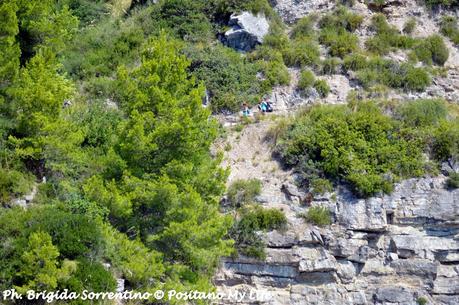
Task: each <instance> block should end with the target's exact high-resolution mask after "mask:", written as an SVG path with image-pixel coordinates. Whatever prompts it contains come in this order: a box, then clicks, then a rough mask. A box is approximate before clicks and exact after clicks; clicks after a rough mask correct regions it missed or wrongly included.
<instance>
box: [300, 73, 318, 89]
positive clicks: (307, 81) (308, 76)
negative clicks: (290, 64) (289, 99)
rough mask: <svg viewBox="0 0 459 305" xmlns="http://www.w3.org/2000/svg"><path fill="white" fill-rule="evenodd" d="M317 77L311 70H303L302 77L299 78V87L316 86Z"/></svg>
mask: <svg viewBox="0 0 459 305" xmlns="http://www.w3.org/2000/svg"><path fill="white" fill-rule="evenodd" d="M315 81H316V77H315V75H314V73H313V72H312V71H311V70H304V71H301V74H300V78H299V80H298V89H300V90H306V89H308V88H311V87H312V86H314V84H315Z"/></svg>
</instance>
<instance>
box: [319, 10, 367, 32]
mask: <svg viewBox="0 0 459 305" xmlns="http://www.w3.org/2000/svg"><path fill="white" fill-rule="evenodd" d="M362 22H363V17H362V16H360V15H358V14H354V13H352V12H349V10H348V9H347V8H346V7H344V6H339V7H338V8H337V9H336V10H335V11H334V12H333V13H331V14H327V15H325V16H323V17H322V19H320V21H319V27H320V28H322V29H323V28H330V29H333V28H334V29H345V30H346V31H349V32H354V31H355V30H356V29H358V28H359V27H360V25H361V24H362Z"/></svg>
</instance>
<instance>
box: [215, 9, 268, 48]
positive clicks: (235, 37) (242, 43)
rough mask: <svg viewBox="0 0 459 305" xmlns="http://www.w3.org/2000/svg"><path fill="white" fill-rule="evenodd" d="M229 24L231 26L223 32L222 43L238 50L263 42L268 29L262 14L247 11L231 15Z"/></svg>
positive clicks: (266, 21)
mask: <svg viewBox="0 0 459 305" xmlns="http://www.w3.org/2000/svg"><path fill="white" fill-rule="evenodd" d="M229 25H230V26H232V28H231V29H230V30H228V31H226V32H225V36H224V43H225V44H226V45H228V46H229V47H231V48H234V49H236V50H239V51H250V50H252V49H253V48H255V46H256V45H257V44H261V43H263V39H264V37H265V35H266V34H268V31H269V23H268V20H267V19H266V18H265V17H264V16H262V15H258V16H255V15H253V14H252V13H249V12H243V13H242V14H239V15H236V14H233V15H231V17H230V21H229Z"/></svg>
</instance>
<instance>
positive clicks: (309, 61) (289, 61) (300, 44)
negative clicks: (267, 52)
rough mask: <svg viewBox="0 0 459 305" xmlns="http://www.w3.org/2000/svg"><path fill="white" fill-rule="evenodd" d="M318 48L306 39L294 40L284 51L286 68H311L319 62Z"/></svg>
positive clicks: (310, 40)
mask: <svg viewBox="0 0 459 305" xmlns="http://www.w3.org/2000/svg"><path fill="white" fill-rule="evenodd" d="M319 55H320V52H319V47H318V46H317V44H316V43H315V42H314V41H313V40H312V39H308V38H299V39H295V40H293V41H292V42H291V44H290V45H289V48H287V49H286V50H285V51H284V54H283V56H284V61H285V64H286V65H287V66H290V67H291V66H297V67H305V66H313V65H316V64H317V63H318V62H319Z"/></svg>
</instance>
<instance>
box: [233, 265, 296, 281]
mask: <svg viewBox="0 0 459 305" xmlns="http://www.w3.org/2000/svg"><path fill="white" fill-rule="evenodd" d="M225 267H226V268H227V269H230V270H233V271H234V272H235V273H237V274H243V275H257V276H275V277H285V278H294V277H296V276H297V275H298V271H297V268H296V267H292V266H279V265H268V264H245V263H237V262H234V263H233V262H225Z"/></svg>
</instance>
